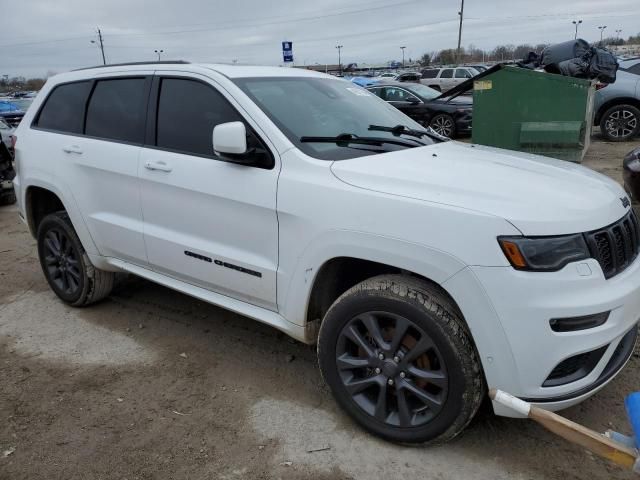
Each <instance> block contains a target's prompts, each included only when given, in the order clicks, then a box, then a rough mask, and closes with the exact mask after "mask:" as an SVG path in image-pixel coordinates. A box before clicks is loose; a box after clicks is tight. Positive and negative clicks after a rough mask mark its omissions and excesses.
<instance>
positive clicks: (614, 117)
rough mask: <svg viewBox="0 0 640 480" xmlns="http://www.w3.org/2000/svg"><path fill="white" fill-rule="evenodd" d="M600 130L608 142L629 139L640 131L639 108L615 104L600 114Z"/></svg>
mask: <svg viewBox="0 0 640 480" xmlns="http://www.w3.org/2000/svg"><path fill="white" fill-rule="evenodd" d="M600 131H601V132H602V135H603V136H604V137H605V138H606V139H607V140H609V141H610V142H624V141H626V140H631V139H632V138H634V137H635V136H636V135H638V133H640V110H638V109H637V108H636V107H634V106H633V105H615V106H613V107H611V108H609V109H608V110H607V111H606V112H604V114H603V115H602V120H600Z"/></svg>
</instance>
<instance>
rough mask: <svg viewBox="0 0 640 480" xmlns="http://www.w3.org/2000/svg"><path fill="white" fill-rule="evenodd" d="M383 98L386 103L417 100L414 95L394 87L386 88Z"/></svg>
mask: <svg viewBox="0 0 640 480" xmlns="http://www.w3.org/2000/svg"><path fill="white" fill-rule="evenodd" d="M383 98H384V99H385V100H386V101H387V102H409V101H415V100H417V98H416V97H415V95H412V94H411V93H409V92H407V91H406V90H404V89H402V88H396V87H386V88H385V89H384V96H383Z"/></svg>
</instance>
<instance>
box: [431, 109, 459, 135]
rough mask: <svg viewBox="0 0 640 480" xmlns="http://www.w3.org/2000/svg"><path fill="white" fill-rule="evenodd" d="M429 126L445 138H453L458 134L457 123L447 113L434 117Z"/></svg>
mask: <svg viewBox="0 0 640 480" xmlns="http://www.w3.org/2000/svg"><path fill="white" fill-rule="evenodd" d="M429 126H430V127H431V128H432V129H433V130H435V131H436V132H437V133H439V134H440V135H442V136H443V137H447V138H453V137H454V135H455V134H456V122H455V121H454V120H453V117H452V116H451V115H449V114H447V113H439V114H438V115H436V116H435V117H433V118H432V119H431V122H430V123H429Z"/></svg>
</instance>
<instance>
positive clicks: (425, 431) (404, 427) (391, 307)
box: [318, 275, 484, 443]
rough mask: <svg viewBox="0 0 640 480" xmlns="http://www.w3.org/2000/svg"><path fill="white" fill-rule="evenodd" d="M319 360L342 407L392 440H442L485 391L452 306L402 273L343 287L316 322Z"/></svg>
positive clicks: (472, 351)
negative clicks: (321, 319) (318, 324)
mask: <svg viewBox="0 0 640 480" xmlns="http://www.w3.org/2000/svg"><path fill="white" fill-rule="evenodd" d="M318 359H319V363H320V369H321V371H322V374H323V376H324V378H325V380H326V382H327V383H328V385H329V387H330V388H331V390H332V392H333V394H334V396H335V397H336V400H337V401H338V403H339V404H340V406H341V407H342V408H343V409H344V410H346V411H347V413H349V415H351V416H352V417H353V418H354V419H355V420H356V421H357V422H358V423H360V425H362V426H363V427H364V428H366V429H367V430H369V431H370V432H372V433H374V434H376V435H379V436H381V437H383V438H386V439H388V440H392V441H398V442H407V443H422V442H428V441H440V442H444V441H447V440H449V439H451V438H453V437H454V436H456V435H457V434H458V433H460V432H461V431H462V430H463V429H464V427H465V426H466V425H467V424H468V423H469V421H471V419H472V418H473V416H474V415H475V413H476V411H477V409H478V407H479V406H480V403H481V401H482V398H483V395H484V382H483V379H482V373H481V368H480V362H479V359H478V356H477V354H476V352H475V349H474V347H473V344H472V342H471V339H470V337H469V334H468V332H467V329H466V327H465V325H464V323H463V321H462V320H461V319H460V318H459V316H458V314H457V313H456V309H455V307H454V306H453V305H452V304H451V303H450V301H449V300H448V299H447V298H446V297H445V296H444V295H443V294H442V293H441V292H439V291H438V290H437V289H436V288H435V287H433V286H431V285H430V284H428V283H427V282H424V281H421V280H418V279H414V278H411V277H406V276H402V275H389V276H382V277H375V278H372V279H370V280H366V281H364V282H362V283H360V284H358V285H356V286H355V287H353V288H351V289H350V290H348V291H347V292H346V293H344V294H343V295H342V296H341V297H340V298H339V299H338V300H337V301H336V302H335V303H334V304H333V305H332V307H331V308H330V309H329V311H328V312H327V314H326V316H325V318H324V321H323V323H322V326H321V328H320V334H319V338H318Z"/></svg>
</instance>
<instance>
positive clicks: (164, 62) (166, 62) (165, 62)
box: [72, 60, 191, 72]
mask: <svg viewBox="0 0 640 480" xmlns="http://www.w3.org/2000/svg"><path fill="white" fill-rule="evenodd" d="M185 63H191V62H187V61H186V60H159V61H156V62H127V63H108V64H106V65H95V66H93V67H82V68H76V69H75V70H72V72H78V71H80V70H91V69H93V68H107V67H125V66H131V65H182V64H185Z"/></svg>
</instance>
